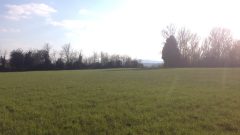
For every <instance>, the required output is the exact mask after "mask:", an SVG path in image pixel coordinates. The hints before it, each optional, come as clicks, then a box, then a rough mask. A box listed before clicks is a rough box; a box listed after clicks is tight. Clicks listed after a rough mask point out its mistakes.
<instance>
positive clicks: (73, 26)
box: [49, 20, 95, 31]
mask: <svg viewBox="0 0 240 135" xmlns="http://www.w3.org/2000/svg"><path fill="white" fill-rule="evenodd" d="M49 23H50V24H51V25H53V26H57V27H62V28H65V29H67V30H71V31H72V30H73V31H79V30H86V29H87V28H92V27H94V26H95V23H94V22H93V21H86V20H62V21H54V20H49Z"/></svg>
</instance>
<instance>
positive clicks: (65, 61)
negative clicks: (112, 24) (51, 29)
mask: <svg viewBox="0 0 240 135" xmlns="http://www.w3.org/2000/svg"><path fill="white" fill-rule="evenodd" d="M6 55H7V54H6V52H5V53H0V70H1V71H25V70H62V69H66V70H70V69H90V68H91V69H96V68H139V67H142V66H143V65H142V64H141V63H140V61H139V60H136V59H132V58H130V57H129V56H121V55H109V54H108V53H104V52H101V53H93V54H92V55H91V56H89V57H85V56H83V54H82V52H81V51H76V50H74V49H73V48H72V47H71V45H70V44H65V45H64V46H62V50H61V51H60V52H56V51H53V50H52V49H51V47H50V45H49V44H45V46H44V47H43V48H42V49H38V50H28V51H23V50H22V49H16V50H13V51H11V52H10V58H9V59H6Z"/></svg>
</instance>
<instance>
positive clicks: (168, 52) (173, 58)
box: [162, 36, 180, 67]
mask: <svg viewBox="0 0 240 135" xmlns="http://www.w3.org/2000/svg"><path fill="white" fill-rule="evenodd" d="M162 59H163V60H164V66H165V67H179V64H180V63H179V62H180V51H179V48H178V44H177V40H176V38H175V37H174V36H170V37H169V38H167V40H166V43H165V45H164V47H163V50H162Z"/></svg>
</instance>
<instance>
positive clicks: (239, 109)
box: [0, 69, 240, 135]
mask: <svg viewBox="0 0 240 135" xmlns="http://www.w3.org/2000/svg"><path fill="white" fill-rule="evenodd" d="M71 134H76V135H77V134H81V135H84V134H89V135H95V134H100V135H101V134H103V135H105V134H108V135H112V134H122V135H125V134H129V135H131V134H138V135H141V134H144V135H145V134H151V135H152V134H162V135H165V134H179V135H180V134H181V135H187V134H197V135H198V134H199V135H200V134H201V135H202V134H204V135H206V134H210V135H211V134H215V135H221V134H222V135H225V134H240V69H160V70H133V69H128V70H127V69H116V70H82V71H54V72H21V73H0V135H71Z"/></svg>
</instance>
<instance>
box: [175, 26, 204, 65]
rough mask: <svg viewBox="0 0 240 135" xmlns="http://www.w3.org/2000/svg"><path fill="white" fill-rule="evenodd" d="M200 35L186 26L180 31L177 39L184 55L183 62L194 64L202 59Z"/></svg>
mask: <svg viewBox="0 0 240 135" xmlns="http://www.w3.org/2000/svg"><path fill="white" fill-rule="evenodd" d="M199 39H200V38H199V37H198V35H197V34H195V33H192V32H191V31H190V30H188V29H186V28H181V29H180V30H179V31H178V35H177V40H178V45H179V50H180V53H181V56H182V63H184V64H186V65H189V66H193V65H196V63H197V62H198V61H199V59H200V49H199Z"/></svg>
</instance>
